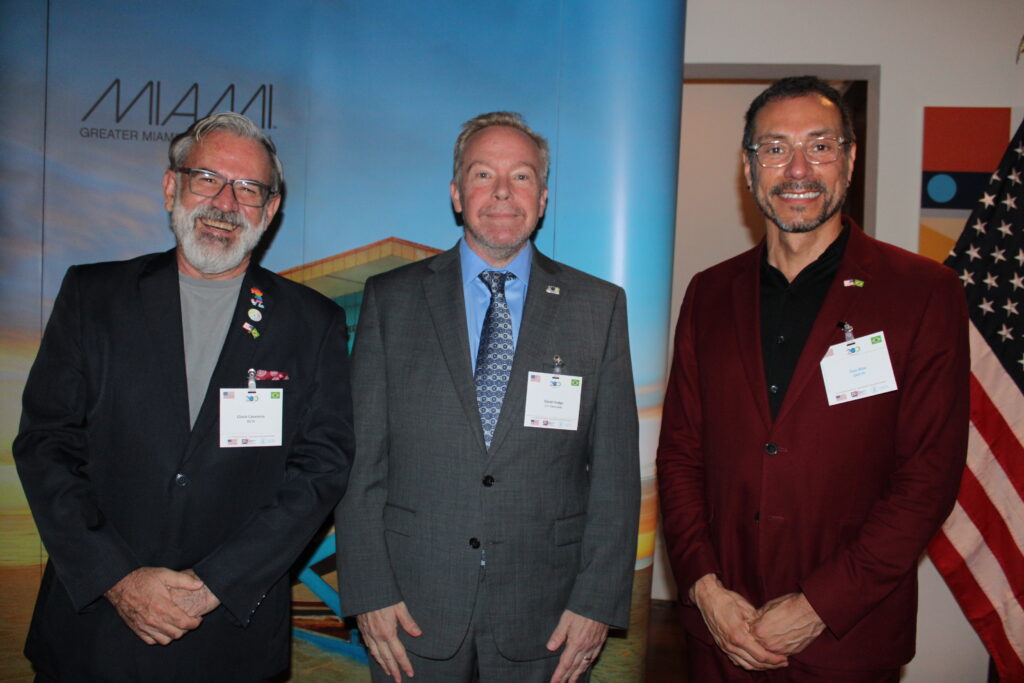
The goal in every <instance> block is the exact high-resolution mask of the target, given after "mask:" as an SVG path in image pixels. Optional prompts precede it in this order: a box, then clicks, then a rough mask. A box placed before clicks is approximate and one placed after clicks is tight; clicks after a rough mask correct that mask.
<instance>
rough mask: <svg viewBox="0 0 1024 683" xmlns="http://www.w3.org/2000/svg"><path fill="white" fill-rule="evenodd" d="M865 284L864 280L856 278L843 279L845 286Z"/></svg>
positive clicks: (861, 285)
mask: <svg viewBox="0 0 1024 683" xmlns="http://www.w3.org/2000/svg"><path fill="white" fill-rule="evenodd" d="M863 286H864V281H863V280H854V279H853V278H851V279H849V280H843V287H863Z"/></svg>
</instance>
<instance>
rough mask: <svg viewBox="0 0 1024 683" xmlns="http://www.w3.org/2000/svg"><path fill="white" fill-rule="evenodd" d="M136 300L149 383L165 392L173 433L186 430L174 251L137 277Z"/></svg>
mask: <svg viewBox="0 0 1024 683" xmlns="http://www.w3.org/2000/svg"><path fill="white" fill-rule="evenodd" d="M139 298H140V300H141V302H142V316H143V321H144V325H145V330H146V332H147V333H148V336H149V340H148V343H149V345H150V348H151V349H152V352H153V353H152V356H153V358H155V359H157V362H156V363H154V366H155V367H154V371H155V372H156V373H158V375H159V376H158V377H157V378H151V379H148V380H147V378H140V381H153V382H154V383H155V384H156V385H157V386H160V387H162V388H163V389H165V390H166V391H167V394H168V404H169V406H170V410H171V415H170V423H171V424H173V425H175V426H176V427H175V430H176V431H177V430H180V433H181V434H183V435H184V434H187V433H188V430H189V414H188V387H187V382H188V380H187V377H186V373H185V341H184V335H183V333H182V326H181V292H180V291H179V289H178V268H177V262H176V261H175V258H174V250H171V251H169V252H165V253H163V254H160V255H159V256H157V257H156V258H154V259H153V260H152V261H151V262H150V264H149V266H148V267H147V268H146V270H145V271H144V272H143V273H142V275H141V276H140V277H139Z"/></svg>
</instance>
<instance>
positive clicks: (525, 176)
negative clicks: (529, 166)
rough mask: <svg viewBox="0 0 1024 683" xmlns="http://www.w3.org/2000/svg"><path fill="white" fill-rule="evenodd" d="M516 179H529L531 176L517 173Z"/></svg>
mask: <svg viewBox="0 0 1024 683" xmlns="http://www.w3.org/2000/svg"><path fill="white" fill-rule="evenodd" d="M515 177H516V180H529V179H530V176H529V175H528V174H526V173H516V176H515Z"/></svg>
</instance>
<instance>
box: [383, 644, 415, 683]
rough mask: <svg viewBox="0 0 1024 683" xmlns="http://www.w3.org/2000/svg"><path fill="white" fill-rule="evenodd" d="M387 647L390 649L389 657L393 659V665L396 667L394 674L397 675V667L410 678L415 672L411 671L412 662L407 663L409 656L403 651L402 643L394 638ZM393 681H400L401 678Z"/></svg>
mask: <svg viewBox="0 0 1024 683" xmlns="http://www.w3.org/2000/svg"><path fill="white" fill-rule="evenodd" d="M388 646H389V647H390V648H391V655H392V656H393V657H394V660H395V663H396V664H397V665H398V666H397V667H396V670H395V674H398V671H397V669H398V667H401V669H402V671H404V672H405V675H406V676H408V677H409V678H412V677H413V675H414V674H415V672H414V671H413V669H412V662H410V661H409V655H408V653H407V652H406V651H405V646H404V645H402V641H400V640H399V639H398V638H397V637H395V638H394V639H393V640H392V641H391V642H389V643H388ZM395 680H399V681H400V680H401V677H400V676H399V677H398V678H396V679H395Z"/></svg>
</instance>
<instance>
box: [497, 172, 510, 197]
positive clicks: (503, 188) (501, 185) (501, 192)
mask: <svg viewBox="0 0 1024 683" xmlns="http://www.w3.org/2000/svg"><path fill="white" fill-rule="evenodd" d="M508 196H509V190H508V179H507V178H502V177H501V176H498V177H497V178H496V179H495V181H494V198H495V199H508Z"/></svg>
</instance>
